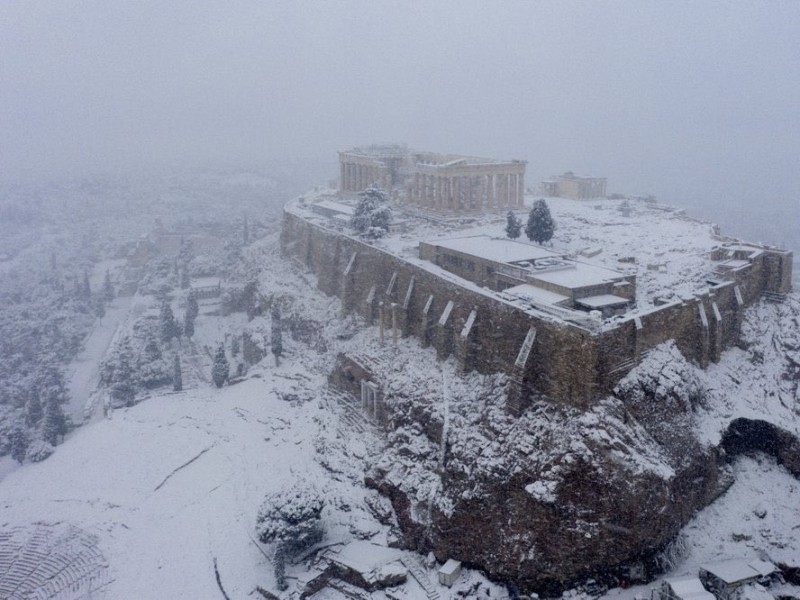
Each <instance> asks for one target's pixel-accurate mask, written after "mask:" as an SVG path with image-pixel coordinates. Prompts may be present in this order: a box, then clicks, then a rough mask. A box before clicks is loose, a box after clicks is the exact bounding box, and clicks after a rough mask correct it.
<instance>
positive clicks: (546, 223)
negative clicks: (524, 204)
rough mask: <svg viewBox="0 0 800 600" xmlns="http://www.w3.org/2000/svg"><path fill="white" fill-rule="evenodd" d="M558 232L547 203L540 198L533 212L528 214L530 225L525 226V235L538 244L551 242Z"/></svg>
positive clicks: (534, 205) (532, 209)
mask: <svg viewBox="0 0 800 600" xmlns="http://www.w3.org/2000/svg"><path fill="white" fill-rule="evenodd" d="M555 230H556V223H555V221H554V220H553V217H552V215H551V214H550V208H549V207H548V206H547V202H545V201H544V199H542V198H540V199H539V200H536V201H535V202H534V203H533V207H532V208H531V212H530V213H529V214H528V223H527V225H526V226H525V235H527V236H528V239H529V240H531V241H532V242H536V243H537V244H543V243H544V242H549V241H550V240H551V239H552V237H553V233H554V232H555Z"/></svg>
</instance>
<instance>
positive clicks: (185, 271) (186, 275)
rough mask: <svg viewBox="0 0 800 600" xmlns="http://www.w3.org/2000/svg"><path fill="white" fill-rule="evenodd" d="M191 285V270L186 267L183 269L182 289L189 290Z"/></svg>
mask: <svg viewBox="0 0 800 600" xmlns="http://www.w3.org/2000/svg"><path fill="white" fill-rule="evenodd" d="M189 285H190V283H189V270H188V269H187V268H186V267H183V268H182V269H181V289H182V290H188V289H189Z"/></svg>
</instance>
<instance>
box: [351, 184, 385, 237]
mask: <svg viewBox="0 0 800 600" xmlns="http://www.w3.org/2000/svg"><path fill="white" fill-rule="evenodd" d="M359 196H360V197H361V198H360V199H359V201H358V204H357V205H356V208H355V210H354V211H353V218H352V219H350V226H351V227H352V228H353V229H355V230H356V231H357V232H358V233H360V234H362V235H364V236H366V237H371V238H379V237H383V236H384V235H386V233H387V232H388V231H389V223H391V221H392V209H391V208H389V205H388V202H387V196H386V192H384V191H383V190H381V189H378V188H376V187H369V188H367V189H366V190H364V191H363V192H361V193H360V194H359Z"/></svg>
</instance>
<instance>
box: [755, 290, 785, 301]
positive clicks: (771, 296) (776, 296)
mask: <svg viewBox="0 0 800 600" xmlns="http://www.w3.org/2000/svg"><path fill="white" fill-rule="evenodd" d="M787 296H788V294H780V293H778V292H767V291H764V292H761V297H762V298H764V300H766V301H767V302H772V303H774V304H783V303H784V302H786V298H787Z"/></svg>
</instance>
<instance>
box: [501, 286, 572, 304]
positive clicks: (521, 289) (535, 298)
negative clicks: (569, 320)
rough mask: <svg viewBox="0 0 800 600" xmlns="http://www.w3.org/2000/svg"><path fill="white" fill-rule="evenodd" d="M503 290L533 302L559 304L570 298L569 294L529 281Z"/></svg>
mask: <svg viewBox="0 0 800 600" xmlns="http://www.w3.org/2000/svg"><path fill="white" fill-rule="evenodd" d="M503 292H504V293H506V294H509V295H511V296H516V297H517V298H522V299H523V300H529V301H531V302H537V303H542V304H558V303H560V302H564V301H565V300H569V296H563V295H561V294H557V293H555V292H551V291H549V290H546V289H544V288H540V287H536V286H535V285H531V284H529V283H523V284H522V285H516V286H514V287H510V288H508V289H505V290H503Z"/></svg>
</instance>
